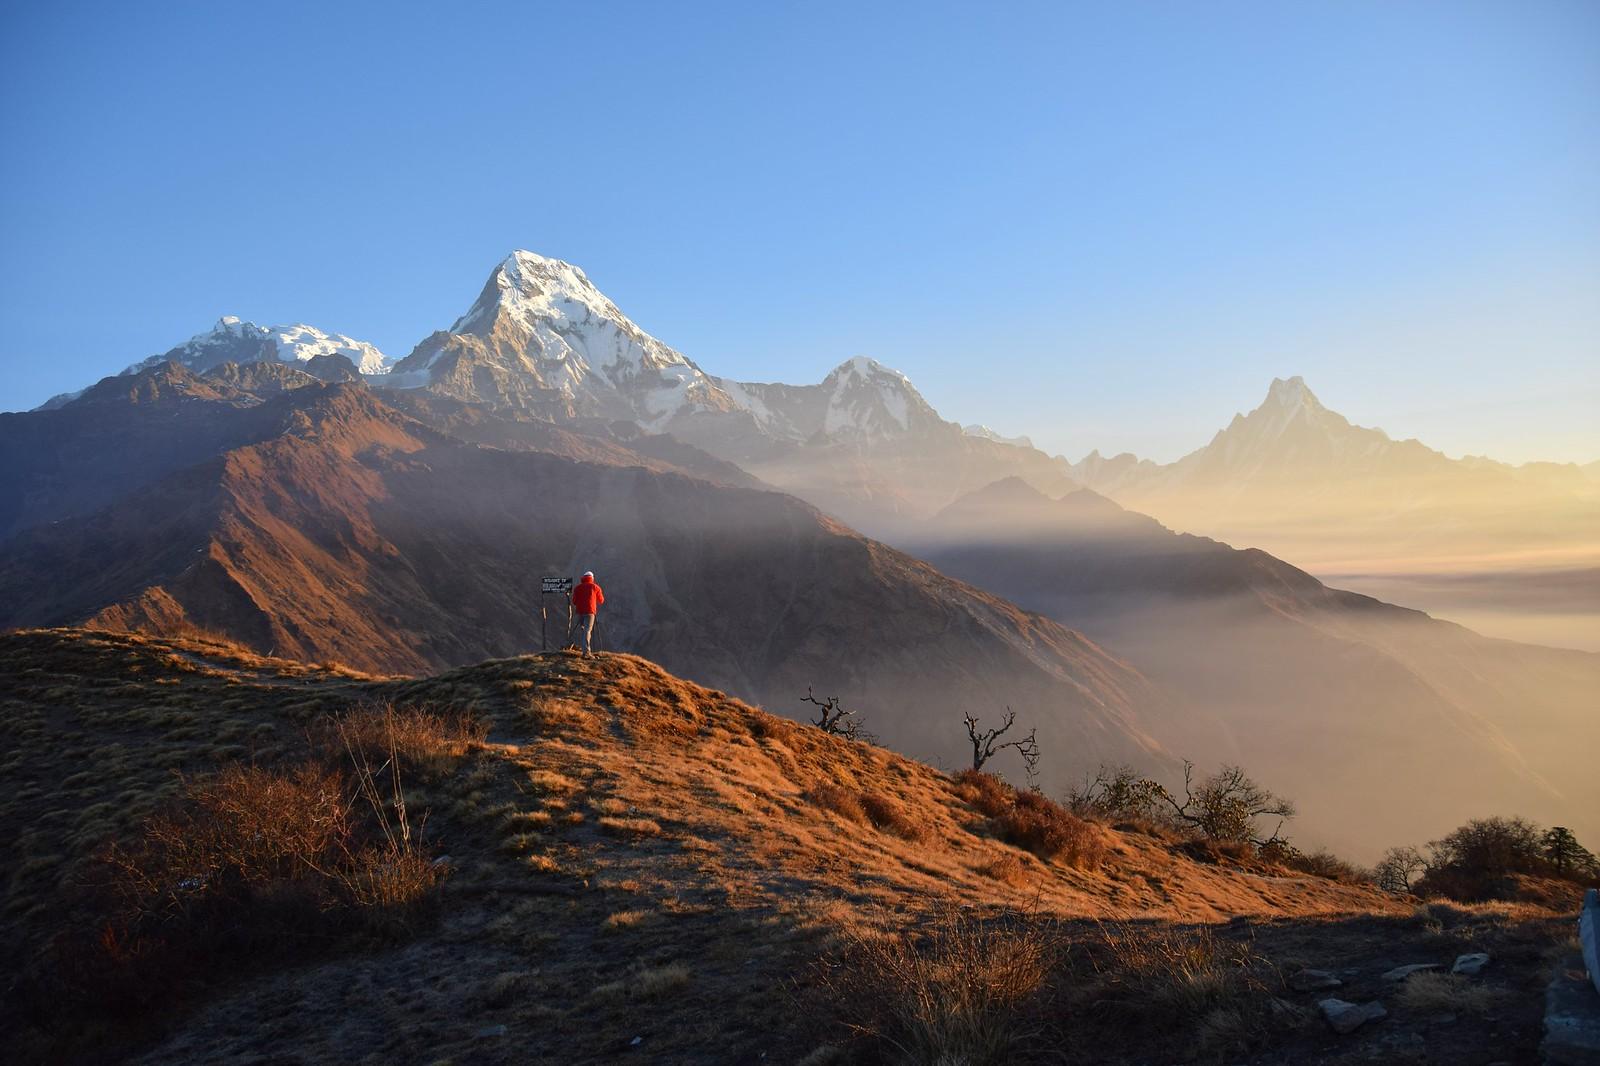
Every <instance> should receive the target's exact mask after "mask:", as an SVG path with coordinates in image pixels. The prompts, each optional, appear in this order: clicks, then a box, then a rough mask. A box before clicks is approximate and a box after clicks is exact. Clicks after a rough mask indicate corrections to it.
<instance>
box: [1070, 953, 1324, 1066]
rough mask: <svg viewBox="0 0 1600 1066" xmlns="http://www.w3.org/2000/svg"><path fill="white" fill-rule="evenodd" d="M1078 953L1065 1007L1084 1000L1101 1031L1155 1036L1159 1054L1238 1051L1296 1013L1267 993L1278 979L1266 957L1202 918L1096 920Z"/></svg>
mask: <svg viewBox="0 0 1600 1066" xmlns="http://www.w3.org/2000/svg"><path fill="white" fill-rule="evenodd" d="M1083 961H1084V962H1085V963H1086V964H1087V967H1088V971H1087V973H1085V974H1084V975H1083V976H1082V979H1080V980H1079V981H1077V982H1075V983H1074V985H1073V987H1072V988H1071V990H1070V991H1069V993H1068V996H1067V999H1068V1001H1069V1002H1068V1009H1074V1008H1075V1007H1079V1008H1084V1009H1090V1008H1092V1017H1093V1018H1094V1020H1095V1022H1096V1023H1097V1024H1099V1025H1103V1026H1105V1027H1106V1029H1107V1033H1106V1037H1107V1039H1115V1038H1120V1037H1125V1035H1126V1034H1129V1033H1134V1034H1139V1035H1140V1036H1141V1037H1142V1038H1143V1039H1148V1040H1154V1041H1159V1046H1160V1049H1161V1051H1162V1053H1163V1055H1164V1056H1165V1057H1167V1058H1174V1057H1176V1056H1174V1055H1172V1054H1171V1053H1172V1052H1173V1051H1178V1050H1181V1051H1182V1052H1183V1054H1184V1055H1185V1056H1187V1057H1188V1058H1194V1057H1197V1056H1199V1055H1201V1054H1213V1055H1220V1054H1228V1053H1241V1052H1244V1051H1247V1050H1248V1049H1250V1048H1251V1047H1253V1046H1255V1045H1256V1044H1258V1043H1260V1042H1261V1041H1262V1040H1263V1039H1265V1037H1266V1036H1267V1035H1268V1034H1270V1033H1271V1032H1273V1031H1274V1030H1276V1029H1278V1028H1282V1027H1292V1026H1295V1025H1298V1024H1300V1023H1301V1021H1303V1018H1302V1017H1301V1016H1300V1015H1299V1014H1298V1012H1296V1011H1295V1009H1294V1008H1292V1007H1288V1006H1285V1005H1284V1004H1283V1002H1282V1001H1280V1000H1278V999H1277V998H1276V997H1275V996H1274V995H1273V994H1272V989H1273V988H1275V987H1277V986H1278V985H1279V984H1280V983H1281V981H1280V978H1279V975H1278V974H1277V972H1276V970H1275V969H1274V968H1273V967H1272V965H1271V964H1270V963H1269V962H1268V961H1267V960H1266V959H1264V958H1262V957H1261V956H1259V955H1257V954H1256V953H1255V952H1254V951H1253V950H1252V949H1251V948H1250V946H1249V945H1248V944H1241V943H1235V942H1232V941H1226V940H1223V939H1221V938H1220V937H1218V936H1217V935H1216V933H1215V932H1214V931H1213V930H1212V929H1211V928H1210V927H1208V926H1200V927H1195V928H1186V927H1183V926H1175V925H1164V924H1163V925H1150V926H1146V925H1140V924H1134V923H1116V922H1108V923H1103V924H1101V925H1100V926H1099V930H1098V936H1097V937H1096V938H1095V940H1094V942H1093V943H1092V944H1091V945H1090V949H1089V950H1088V951H1087V952H1086V954H1085V959H1084V960H1083ZM1083 1036H1084V1037H1085V1038H1086V1039H1089V1040H1090V1041H1092V1040H1093V1039H1094V1035H1093V1034H1091V1033H1085V1034H1083Z"/></svg>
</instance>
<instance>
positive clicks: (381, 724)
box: [315, 702, 489, 777]
mask: <svg viewBox="0 0 1600 1066" xmlns="http://www.w3.org/2000/svg"><path fill="white" fill-rule="evenodd" d="M488 733H489V723H488V722H486V721H484V720H483V719H481V718H477V717H475V716H473V715H471V714H468V713H465V712H460V711H452V712H442V711H436V710H432V709H430V708H425V707H414V706H413V707H396V706H395V705H394V704H393V703H387V702H378V703H361V704H359V705H357V706H355V707H353V708H351V709H350V710H347V711H345V712H343V713H341V714H338V715H334V716H331V717H329V718H328V719H326V720H324V721H323V722H320V723H318V728H317V729H316V730H315V734H316V739H317V741H318V742H319V743H320V744H321V746H322V747H323V748H324V749H326V750H328V751H331V752H334V753H342V752H345V751H350V752H357V753H361V754H362V755H363V756H364V757H366V758H368V759H370V760H373V761H382V760H383V759H385V758H388V757H390V756H393V757H394V758H396V759H398V760H399V761H400V764H401V765H402V766H404V767H405V768H406V769H408V770H410V771H413V772H415V773H417V774H420V775H421V776H423V777H432V776H437V775H439V774H442V773H446V772H448V771H450V770H452V769H454V768H455V766H456V764H457V763H458V762H460V760H461V758H462V757H463V756H465V755H466V754H467V753H468V752H469V751H472V750H474V749H475V748H479V747H482V745H483V741H484V738H485V737H486V736H488Z"/></svg>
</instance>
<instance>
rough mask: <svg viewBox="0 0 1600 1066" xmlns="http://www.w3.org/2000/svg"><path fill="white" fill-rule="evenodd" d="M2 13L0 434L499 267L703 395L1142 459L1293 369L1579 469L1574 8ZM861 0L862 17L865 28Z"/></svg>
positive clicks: (1588, 454) (1399, 413)
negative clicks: (201, 347)
mask: <svg viewBox="0 0 1600 1066" xmlns="http://www.w3.org/2000/svg"><path fill="white" fill-rule="evenodd" d="M779 8H780V5H773V4H762V3H750V2H749V0H742V2H739V3H730V4H726V5H709V4H688V3H685V4H676V3H674V4H663V3H659V2H650V3H637V4H634V3H620V2H616V3H591V4H572V3H563V4H559V5H554V4H539V3H514V4H511V3H508V4H498V5H480V4H470V3H452V4H438V3H433V4H427V5H421V4H418V5H408V4H404V3H396V2H388V3H383V4H372V5H358V4H354V3H337V4H330V3H317V4H308V5H296V4H284V3H270V4H263V3H226V2H217V0H208V2H206V3H203V4H193V5H189V4H177V3H164V4H161V5H150V4H111V3H94V4H83V3H71V2H65V3H64V2H57V0H52V2H48V3H45V2H35V3H16V2H12V3H7V4H6V5H5V7H4V11H3V14H0V138H3V140H0V144H3V146H4V151H3V152H0V343H3V345H4V347H3V349H0V360H3V365H4V368H5V373H4V374H3V375H0V409H6V410H10V409H18V408H25V407H31V406H33V405H35V404H37V403H39V402H41V401H43V400H44V399H45V398H46V397H48V396H49V395H51V394H53V393H55V392H58V391H63V390H67V389H72V388H78V387H81V386H83V385H84V384H86V383H88V382H90V381H92V380H94V379H96V378H98V377H100V376H102V375H104V374H107V373H112V372H114V371H116V370H119V369H121V368H122V367H123V366H125V365H126V364H128V363H129V362H132V361H133V360H135V359H138V358H142V357H144V356H146V355H149V354H151V353H154V352H158V351H163V350H165V349H167V348H169V347H171V346H172V345H174V344H176V343H178V342H180V341H182V340H184V339H186V338H187V337H189V336H190V335H192V334H194V333H196V332H199V331H201V330H203V329H205V328H207V327H208V326H209V325H210V324H211V323H212V322H214V321H215V319H216V318H217V317H218V316H220V315H223V314H237V315H241V316H243V317H245V318H249V319H252V320H254V321H258V322H262V323H273V324H280V323H289V322H296V321H305V322H309V323H311V324H313V325H316V326H319V327H321V328H323V329H327V330H331V331H339V332H343V333H348V334H351V335H353V336H356V337H360V338H362V339H365V340H370V341H372V342H373V343H376V344H377V345H378V346H379V347H381V348H382V349H383V350H384V351H386V352H388V353H389V354H391V355H394V356H401V355H404V354H405V353H406V352H407V351H409V350H410V348H411V347H412V346H413V345H414V344H415V343H416V342H417V341H419V340H421V339H422V338H423V337H424V336H426V335H427V334H428V333H429V332H431V331H432V330H435V329H440V328H444V327H446V326H448V325H449V324H450V322H451V321H452V319H454V317H455V316H456V315H458V314H460V313H461V312H462V311H464V310H465V309H466V308H467V306H468V305H470V304H471V302H472V300H473V298H474V297H475V296H476V294H477V291H478V289H479V287H480V286H481V285H482V283H483V280H484V278H485V277H486V276H487V274H488V272H489V270H490V269H491V268H492V267H493V265H494V264H495V262H496V261H498V260H499V259H500V258H501V257H502V256H504V255H505V254H506V253H507V252H509V251H510V250H511V249H512V248H515V247H524V248H530V249H532V250H535V251H538V252H542V253H544V254H547V255H554V256H559V257H561V258H564V259H569V260H571V261H573V262H576V263H578V264H579V265H581V266H583V267H584V268H585V269H586V270H587V271H588V273H589V275H590V277H591V278H592V279H594V281H595V282H596V284H598V285H599V286H600V287H601V288H602V289H603V290H604V291H605V292H607V293H608V294H609V295H610V296H611V297H612V298H613V299H615V300H616V301H617V302H618V304H619V305H620V306H621V307H622V308H623V310H624V311H626V312H627V313H628V314H629V315H631V316H632V317H633V318H634V319H635V321H637V322H638V323H639V324H640V325H641V326H643V327H644V328H645V329H647V330H649V331H650V332H652V333H654V334H656V335H657V336H659V337H660V338H662V339H663V340H665V341H666V342H668V343H670V344H672V345H674V346H676V347H678V348H679V349H681V350H682V351H683V352H685V353H686V354H687V355H689V356H690V357H691V358H693V359H695V360H696V361H697V362H698V363H700V364H701V365H702V366H703V367H704V368H705V369H707V370H708V371H710V372H712V373H718V374H724V375H729V376H734V377H740V378H747V379H764V380H786V381H815V380H817V379H819V378H820V377H821V376H822V375H823V374H824V373H826V371H827V370H828V369H829V368H830V367H831V366H833V365H834V364H836V363H838V362H839V361H841V360H843V359H845V358H847V357H849V356H851V355H856V354H868V355H872V356H875V357H876V358H878V359H880V360H882V361H884V362H886V363H889V364H891V365H893V366H896V367H898V368H899V369H901V370H904V371H905V372H906V373H907V374H909V375H910V376H911V378H912V380H913V381H914V382H916V383H917V385H918V386H919V387H920V388H921V389H922V390H923V392H924V393H925V394H926V395H927V397H928V398H929V400H930V401H931V402H933V404H934V405H935V406H936V407H938V408H939V410H940V411H941V412H942V413H943V414H944V415H945V416H946V417H948V418H953V419H957V420H960V421H964V422H966V421H982V422H987V423H989V424H991V425H993V426H994V427H996V428H997V429H1000V430H1002V431H1005V432H1010V433H1029V434H1031V435H1032V436H1033V437H1034V438H1035V440H1036V441H1037V442H1038V443H1040V444H1041V446H1044V447H1046V448H1048V449H1050V450H1052V451H1063V452H1066V453H1068V454H1069V455H1071V456H1072V457H1074V458H1076V457H1077V456H1079V455H1080V454H1082V453H1083V452H1085V451H1087V450H1088V449H1090V448H1092V447H1098V448H1100V449H1102V450H1103V451H1108V452H1111V451H1120V450H1133V451H1136V452H1139V453H1140V454H1144V455H1150V456H1153V457H1155V458H1157V459H1171V458H1175V457H1176V456H1177V455H1179V454H1181V453H1182V452H1185V451H1187V450H1189V449H1191V448H1193V447H1196V446H1198V445H1200V444H1203V443H1204V442H1205V441H1206V440H1207V439H1208V438H1209V436H1210V435H1211V433H1212V432H1214V431H1215V430H1216V429H1218V428H1220V426H1221V425H1223V424H1224V423H1225V422H1226V421H1227V419H1228V418H1229V417H1230V416H1231V415H1232V414H1233V412H1235V411H1237V410H1242V409H1248V408H1250V407H1252V406H1254V405H1255V404H1256V403H1257V402H1259V400H1260V399H1261V397H1262V396H1263V395H1264V394H1265V392H1266V388H1267V385H1268V383H1269V381H1270V380H1271V378H1272V377H1273V376H1275V375H1276V376H1287V375H1290V374H1296V373H1298V374H1303V375H1304V376H1305V377H1306V379H1307V381H1308V382H1309V383H1310V385H1311V386H1312V388H1313V389H1314V390H1315V391H1316V392H1317V393H1318V394H1319V395H1320V396H1321V397H1322V399H1323V400H1324V402H1325V403H1327V404H1328V405H1329V406H1331V407H1333V408H1335V409H1337V410H1340V411H1342V412H1343V413H1345V414H1346V415H1348V416H1349V417H1351V418H1352V419H1353V420H1355V421H1357V422H1359V423H1362V424H1367V425H1379V426H1382V427H1383V428H1384V429H1387V430H1388V431H1390V433H1392V434H1394V435H1396V436H1417V437H1420V438H1422V439H1423V440H1425V441H1426V442H1428V443H1430V444H1433V445H1434V446H1436V447H1440V448H1442V449H1444V450H1446V451H1448V452H1450V453H1452V454H1461V453H1464V452H1474V453H1489V454H1492V455H1495V456H1497V457H1501V458H1506V459H1512V460H1524V459H1531V458H1551V459H1576V460H1586V461H1587V460H1594V459H1600V4H1597V3H1593V2H1587V0H1577V2H1573V3H1547V2H1537V0H1533V2H1512V0H1505V2H1502V3H1492V4H1486V3H1473V2H1470V0H1449V2H1441V3H1404V2H1394V0H1384V2H1380V3H1370V4H1369V3H1359V2H1348V0H1346V2H1339V3H1326V4H1316V3H1293V4H1284V3H1281V2H1266V3H1248V4H1246V3H1240V4H1230V3H1215V2H1212V3H1205V4H1180V3H1160V4H1137V3H1122V2H1118V3H1110V2H1107V3H1104V4H1097V5H1089V4H1070V3H1062V2H1054V3H1045V4H1037V5H1030V4H976V3H974V4H970V5H940V4H934V3H927V2H921V3H907V4H903V5H902V4H889V3H884V4H873V5H862V4H856V3H847V4H838V5H832V4H826V3H807V4H803V5H802V4H794V5H784V6H783V8H782V10H780V9H779ZM864 9H866V10H864Z"/></svg>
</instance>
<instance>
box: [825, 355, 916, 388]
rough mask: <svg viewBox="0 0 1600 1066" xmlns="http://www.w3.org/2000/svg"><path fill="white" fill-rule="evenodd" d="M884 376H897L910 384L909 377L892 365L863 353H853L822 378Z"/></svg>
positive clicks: (828, 379)
mask: <svg viewBox="0 0 1600 1066" xmlns="http://www.w3.org/2000/svg"><path fill="white" fill-rule="evenodd" d="M885 376H886V377H892V378H898V379H899V380H900V381H903V382H906V383H907V384H910V382H911V379H910V378H908V377H906V376H905V375H904V374H902V373H900V371H898V370H896V369H894V368H893V367H888V366H884V365H883V364H882V363H880V362H878V361H877V360H876V359H873V358H871V357H869V356H865V355H853V356H851V357H850V358H849V359H846V360H845V361H844V362H842V363H840V364H839V365H838V366H836V367H834V368H833V370H831V371H830V372H829V373H828V376H827V378H825V379H824V380H826V381H836V380H842V379H846V378H852V377H861V378H871V377H885Z"/></svg>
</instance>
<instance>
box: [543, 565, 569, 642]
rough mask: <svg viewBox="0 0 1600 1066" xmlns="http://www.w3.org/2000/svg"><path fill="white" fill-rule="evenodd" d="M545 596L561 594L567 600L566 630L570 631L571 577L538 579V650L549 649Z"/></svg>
mask: <svg viewBox="0 0 1600 1066" xmlns="http://www.w3.org/2000/svg"><path fill="white" fill-rule="evenodd" d="M546 596H562V597H565V599H566V601H567V632H568V633H571V632H572V579H571V578H570V577H546V578H540V580H539V650H540V651H549V650H550V635H549V632H548V630H547V629H546V626H545V619H546V617H547V612H546V610H545V605H544V598H545V597H546Z"/></svg>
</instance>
